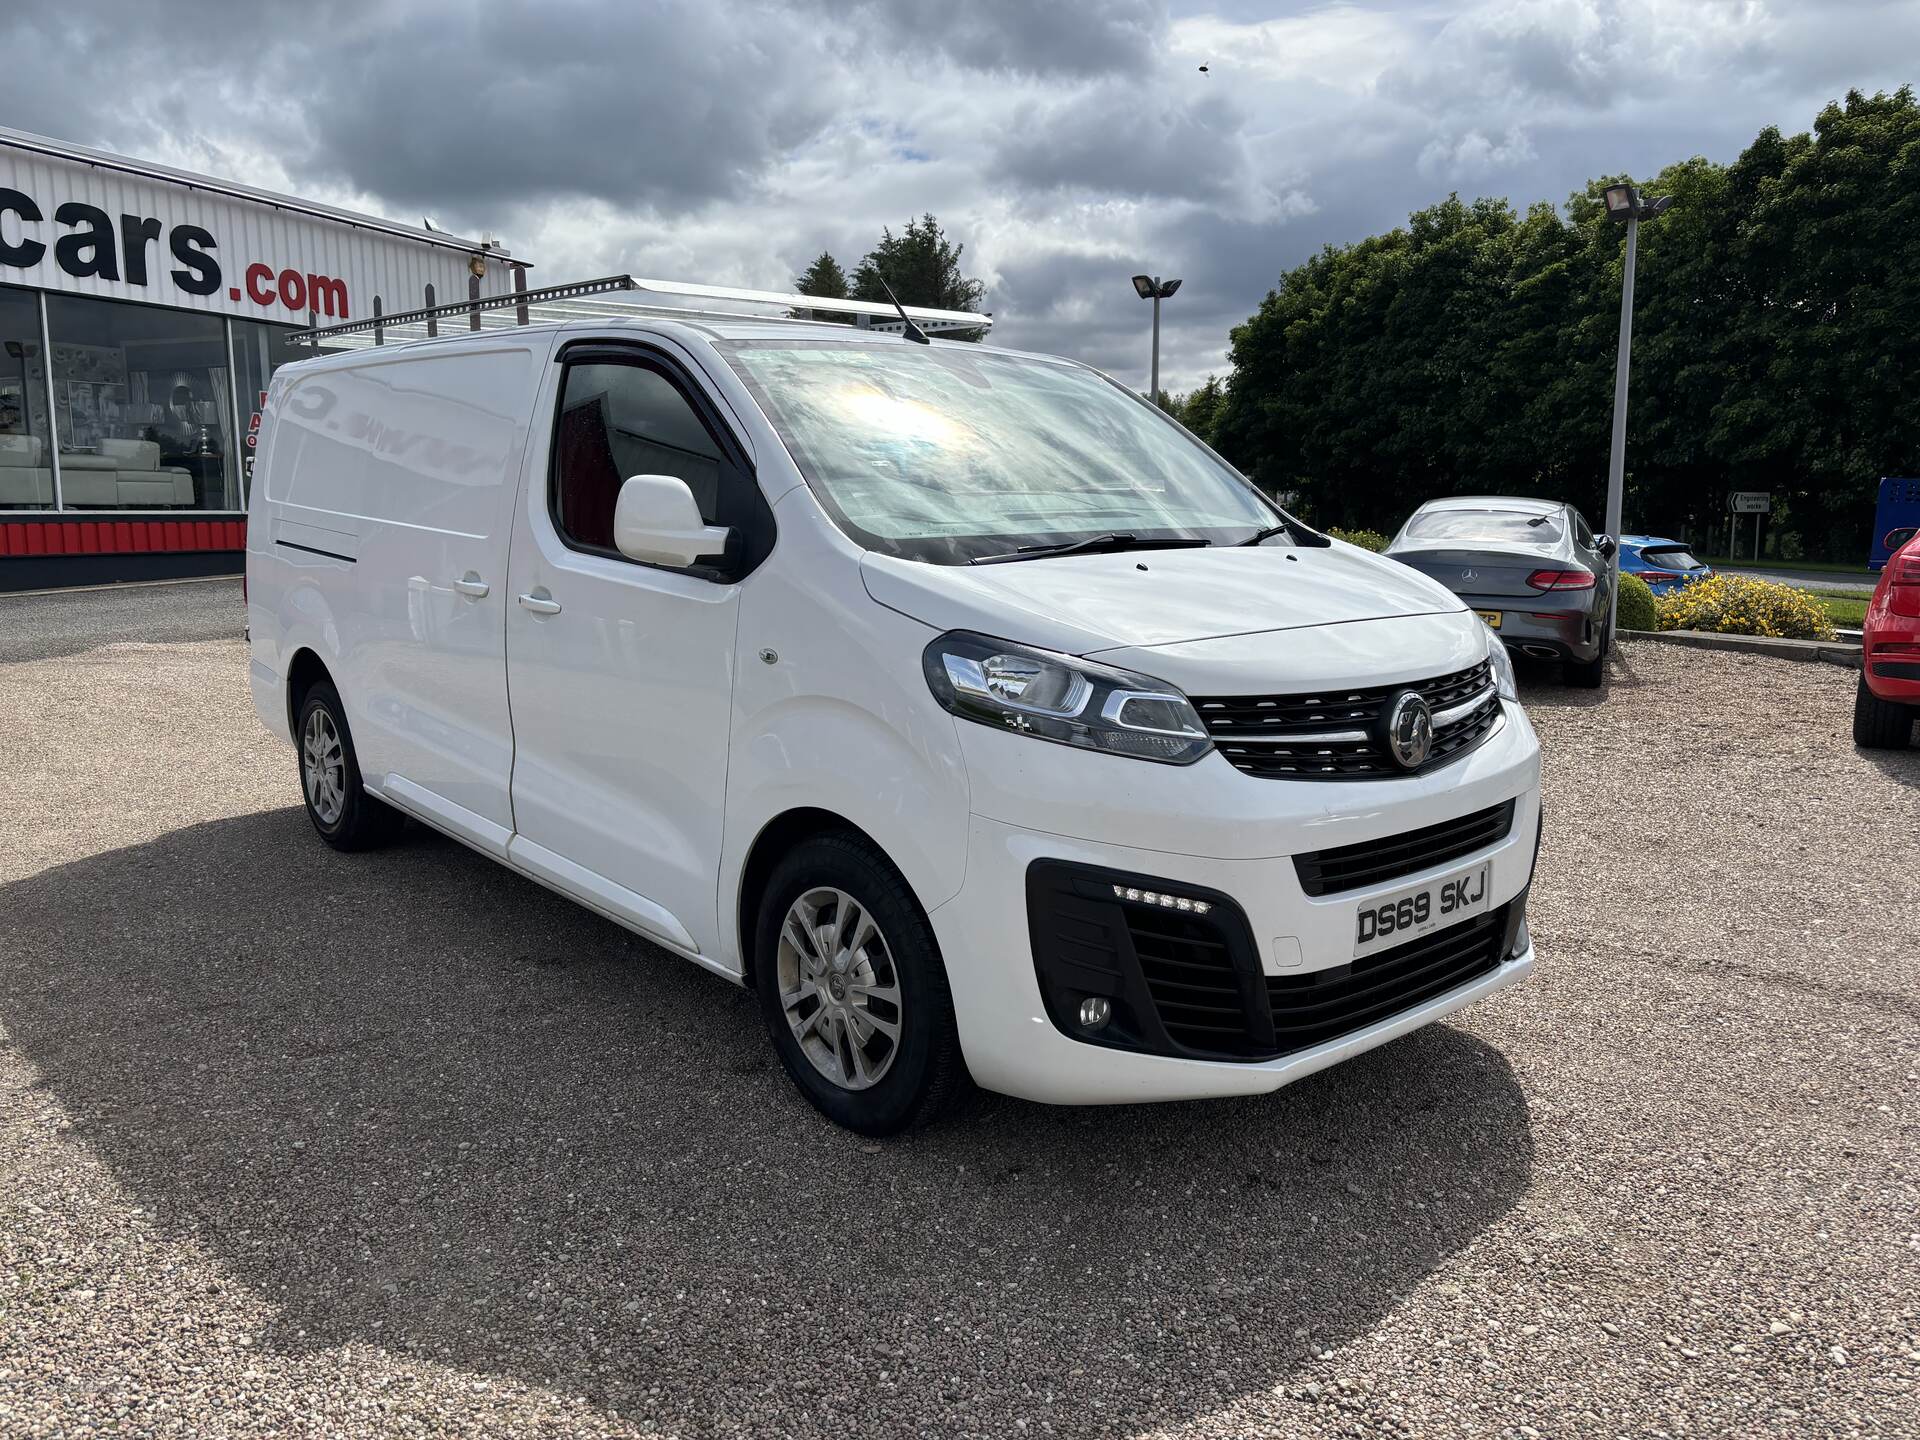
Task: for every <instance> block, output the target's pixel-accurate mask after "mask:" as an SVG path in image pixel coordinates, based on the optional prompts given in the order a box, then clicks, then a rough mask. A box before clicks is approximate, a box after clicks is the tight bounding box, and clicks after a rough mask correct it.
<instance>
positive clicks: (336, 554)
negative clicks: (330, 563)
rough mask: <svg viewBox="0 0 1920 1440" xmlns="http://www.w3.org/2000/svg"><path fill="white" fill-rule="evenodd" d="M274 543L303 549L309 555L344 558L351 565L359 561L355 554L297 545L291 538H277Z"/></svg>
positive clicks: (330, 558) (333, 558)
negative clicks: (343, 553) (356, 559)
mask: <svg viewBox="0 0 1920 1440" xmlns="http://www.w3.org/2000/svg"><path fill="white" fill-rule="evenodd" d="M273 543H274V544H276V545H283V546H285V547H286V548H287V549H289V550H300V551H303V552H305V553H306V554H308V555H324V556H326V557H327V559H329V560H344V561H346V562H347V564H349V565H352V564H355V563H357V562H356V561H355V560H354V557H353V556H351V555H342V554H340V552H339V551H337V550H322V549H319V548H318V547H317V546H313V545H296V544H294V543H293V541H291V540H275V541H274V542H273Z"/></svg>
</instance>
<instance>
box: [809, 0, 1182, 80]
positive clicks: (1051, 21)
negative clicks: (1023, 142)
mask: <svg viewBox="0 0 1920 1440" xmlns="http://www.w3.org/2000/svg"><path fill="white" fill-rule="evenodd" d="M824 3H825V6H826V7H827V8H830V9H831V11H832V13H834V14H835V15H837V16H840V17H842V18H844V19H846V20H849V21H851V22H852V23H851V24H850V25H849V26H848V27H847V28H848V29H849V30H850V31H852V32H854V33H864V34H869V35H874V36H876V37H877V38H878V39H880V40H881V41H882V42H883V43H884V44H885V45H886V46H887V48H889V49H892V50H895V51H897V52H898V53H899V57H900V63H901V64H903V65H912V64H914V63H915V61H916V59H917V60H919V61H920V62H921V63H924V62H925V61H926V60H927V59H930V58H932V57H934V56H940V57H944V58H945V59H947V60H949V61H951V62H952V63H954V64H956V65H958V66H960V67H962V68H963V69H969V70H1001V71H1008V72H1011V73H1014V74H1022V75H1045V74H1072V75H1093V74H1104V73H1108V72H1112V71H1138V70H1143V69H1145V68H1146V67H1147V66H1148V64H1149V63H1150V62H1151V60H1152V58H1153V54H1154V50H1155V48H1156V47H1157V45H1158V44H1159V42H1160V40H1161V37H1162V35H1163V34H1164V32H1165V30H1166V27H1167V7H1166V4H1165V3H1164V0H860V3H857V4H855V5H851V6H849V5H846V4H844V3H839V4H835V3H833V0H824Z"/></svg>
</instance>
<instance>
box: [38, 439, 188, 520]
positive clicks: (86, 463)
mask: <svg viewBox="0 0 1920 1440" xmlns="http://www.w3.org/2000/svg"><path fill="white" fill-rule="evenodd" d="M45 449H46V442H45V441H44V440H43V439H42V438H41V437H40V436H38V435H0V505H7V506H12V507H15V508H19V507H30V508H33V509H47V510H50V509H52V508H53V470H52V468H51V467H50V466H49V465H48V464H47V457H46V453H45ZM60 493H61V498H62V499H63V500H64V501H65V502H66V504H67V505H68V506H70V507H71V506H90V507H91V506H97V507H100V508H102V509H109V510H171V509H178V508H182V507H191V506H192V504H193V475H192V473H191V472H189V471H186V470H182V469H181V468H180V467H178V466H177V465H162V464H161V463H160V447H159V445H158V444H156V443H155V442H154V441H152V440H102V441H101V442H100V446H99V449H98V451H97V452H96V453H84V454H83V453H75V452H69V453H66V454H63V455H61V457H60Z"/></svg>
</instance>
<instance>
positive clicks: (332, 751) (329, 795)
mask: <svg viewBox="0 0 1920 1440" xmlns="http://www.w3.org/2000/svg"><path fill="white" fill-rule="evenodd" d="M300 774H301V778H302V779H303V780H304V781H305V782H306V787H307V803H308V804H309V805H311V806H312V807H313V813H314V815H315V816H317V817H318V818H319V821H320V823H321V824H322V825H337V824H338V823H339V822H340V816H341V814H342V813H343V812H344V811H345V810H346V808H347V756H346V751H345V750H344V749H343V748H342V746H341V744H340V732H339V730H337V729H336V728H335V727H334V723H333V716H331V715H329V714H328V713H327V711H326V708H325V707H324V706H320V705H316V706H315V707H314V708H313V710H312V711H311V712H310V713H309V714H308V716H307V726H306V732H305V734H304V735H303V736H302V737H301V742H300Z"/></svg>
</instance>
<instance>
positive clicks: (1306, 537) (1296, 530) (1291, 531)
mask: <svg viewBox="0 0 1920 1440" xmlns="http://www.w3.org/2000/svg"><path fill="white" fill-rule="evenodd" d="M1276 535H1285V536H1288V537H1290V538H1291V539H1292V541H1293V543H1294V544H1296V545H1311V546H1315V547H1318V548H1322V549H1324V548H1325V547H1326V546H1328V545H1331V544H1333V541H1331V540H1329V539H1328V538H1327V537H1326V536H1325V535H1322V534H1321V533H1320V532H1319V531H1318V530H1314V529H1311V528H1309V527H1308V526H1305V525H1302V524H1301V523H1300V522H1299V521H1298V520H1296V519H1294V518H1293V517H1292V516H1291V515H1288V514H1286V513H1285V512H1284V511H1283V512H1281V519H1280V523H1279V524H1278V525H1269V526H1267V528H1266V529H1264V530H1256V531H1254V532H1253V534H1251V535H1249V536H1248V537H1247V538H1246V539H1244V540H1236V541H1234V544H1235V545H1258V544H1261V543H1262V542H1263V541H1267V540H1271V539H1272V538H1273V537H1274V536H1276Z"/></svg>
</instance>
